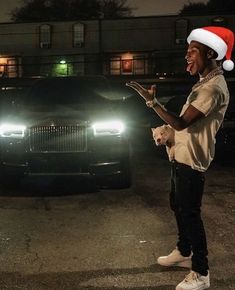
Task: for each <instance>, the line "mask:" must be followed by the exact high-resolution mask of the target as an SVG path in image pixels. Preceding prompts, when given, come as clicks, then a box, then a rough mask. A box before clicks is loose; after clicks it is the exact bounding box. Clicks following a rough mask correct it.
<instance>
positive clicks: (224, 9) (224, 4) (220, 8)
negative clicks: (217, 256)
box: [179, 0, 235, 16]
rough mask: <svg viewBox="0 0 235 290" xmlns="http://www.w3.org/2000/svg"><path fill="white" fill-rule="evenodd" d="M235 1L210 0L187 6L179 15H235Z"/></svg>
mask: <svg viewBox="0 0 235 290" xmlns="http://www.w3.org/2000/svg"><path fill="white" fill-rule="evenodd" d="M234 11H235V1H234V0H226V1H221V0H209V1H208V2H207V3H206V4H205V3H191V2H190V1H189V2H188V4H185V5H184V6H183V8H182V9H181V10H180V12H179V15H182V16H187V15H226V14H234Z"/></svg>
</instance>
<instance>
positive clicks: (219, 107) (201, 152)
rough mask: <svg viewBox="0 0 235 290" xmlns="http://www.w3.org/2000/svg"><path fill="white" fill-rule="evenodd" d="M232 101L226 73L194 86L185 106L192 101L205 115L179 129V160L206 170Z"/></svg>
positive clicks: (176, 133)
mask: <svg viewBox="0 0 235 290" xmlns="http://www.w3.org/2000/svg"><path fill="white" fill-rule="evenodd" d="M228 103H229V92H228V88H227V84H226V81H225V79H224V76H223V75H217V76H215V77H214V78H212V79H211V80H209V81H208V82H206V83H205V84H202V85H200V86H199V87H197V88H195V89H193V90H192V92H191V93H190V95H189V96H188V98H187V101H186V103H185V105H184V106H183V108H182V111H181V114H180V115H182V114H183V113H184V112H185V110H186V109H187V107H188V106H189V104H191V105H192V106H194V107H195V108H196V109H198V110H199V111H201V112H202V113H203V114H204V115H205V117H203V118H201V119H199V120H198V121H196V122H195V123H194V124H192V125H191V126H190V127H188V128H186V129H184V130H182V131H175V154H174V156H175V160H176V161H178V162H180V163H184V164H186V165H189V166H191V167H192V168H193V169H195V170H198V171H202V172H203V171H206V170H207V168H208V167H209V165H210V163H211V161H212V160H213V158H214V154H215V142H216V140H215V136H216V133H217V131H218V129H219V127H220V125H221V123H222V121H223V118H224V114H225V112H226V109H227V107H228Z"/></svg>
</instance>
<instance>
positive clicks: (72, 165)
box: [0, 137, 130, 177]
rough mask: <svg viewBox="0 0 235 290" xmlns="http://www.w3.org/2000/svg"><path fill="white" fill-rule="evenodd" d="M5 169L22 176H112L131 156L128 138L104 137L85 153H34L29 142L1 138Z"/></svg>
mask: <svg viewBox="0 0 235 290" xmlns="http://www.w3.org/2000/svg"><path fill="white" fill-rule="evenodd" d="M1 141H2V142H1V150H0V152H1V170H2V172H3V173H4V174H6V175H20V176H74V175H80V176H86V175H87V176H97V177H102V176H108V175H109V176H110V175H117V174H122V172H123V170H124V169H123V168H126V167H125V165H126V163H127V162H128V160H129V158H130V145H129V142H128V140H127V139H125V138H118V137H117V138H106V139H104V138H102V139H98V140H97V139H96V140H95V141H94V140H93V142H90V143H89V146H88V147H87V150H86V151H84V152H56V151H53V152H31V151H30V150H29V147H28V146H27V142H25V141H23V140H21V141H19V140H18V141H15V142H14V141H13V140H1Z"/></svg>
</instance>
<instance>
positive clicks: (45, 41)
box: [39, 24, 51, 48]
mask: <svg viewBox="0 0 235 290" xmlns="http://www.w3.org/2000/svg"><path fill="white" fill-rule="evenodd" d="M39 44H40V48H50V47H51V25H48V24H43V25H41V26H40V27H39Z"/></svg>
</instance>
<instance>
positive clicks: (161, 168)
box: [0, 139, 235, 290]
mask: <svg viewBox="0 0 235 290" xmlns="http://www.w3.org/2000/svg"><path fill="white" fill-rule="evenodd" d="M169 173H170V165H169V162H168V161H167V160H166V158H165V157H164V153H163V152H162V149H160V148H155V147H154V148H153V146H152V145H149V144H148V146H146V144H145V142H144V139H143V142H142V141H141V140H139V141H138V142H137V143H136V146H135V148H134V152H133V176H134V179H133V185H132V187H131V188H128V189H122V190H108V189H106V190H103V189H101V190H100V189H97V188H95V187H94V188H93V189H91V188H89V190H88V189H87V187H86V186H84V187H82V186H81V184H80V183H78V182H76V181H75V180H66V181H62V180H57V181H56V183H55V182H52V183H50V182H48V181H47V182H44V183H42V182H39V181H37V182H36V183H35V182H34V183H33V182H31V183H30V182H29V183H25V184H24V186H23V187H22V188H16V189H6V188H1V194H0V220H1V222H0V289H1V290H5V289H9V290H16V289H17V290H18V289H21V290H61V289H66V290H75V289H76V290H80V289H81V290H83V289H96V290H106V289H107V290H108V289H119V290H125V289H126V290H129V289H133V290H153V289H156V290H170V289H175V286H176V285H177V284H178V283H179V282H180V281H181V280H182V279H183V278H184V275H185V274H187V270H186V269H183V268H175V267H170V268H164V267H161V266H160V265H157V263H156V260H157V257H158V256H159V255H163V254H164V255H165V254H168V253H169V252H170V251H171V250H172V249H173V248H174V247H175V241H176V235H177V233H176V226H175V221H174V216H173V213H172V212H171V211H170V209H169V204H168V191H169ZM86 185H87V184H86ZM234 214H235V168H234V167H230V166H221V165H218V164H213V165H212V166H211V168H210V169H209V170H208V172H207V174H206V188H205V194H204V198H203V207H202V215H203V218H204V223H205V227H206V232H207V239H208V248H209V264H210V273H211V288H210V289H213V290H233V289H235V279H234V273H235V264H234V260H235V259H234V258H235V255H234V254H235V252H234V249H235V237H234V235H235V230H234V229H235V227H234Z"/></svg>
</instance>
